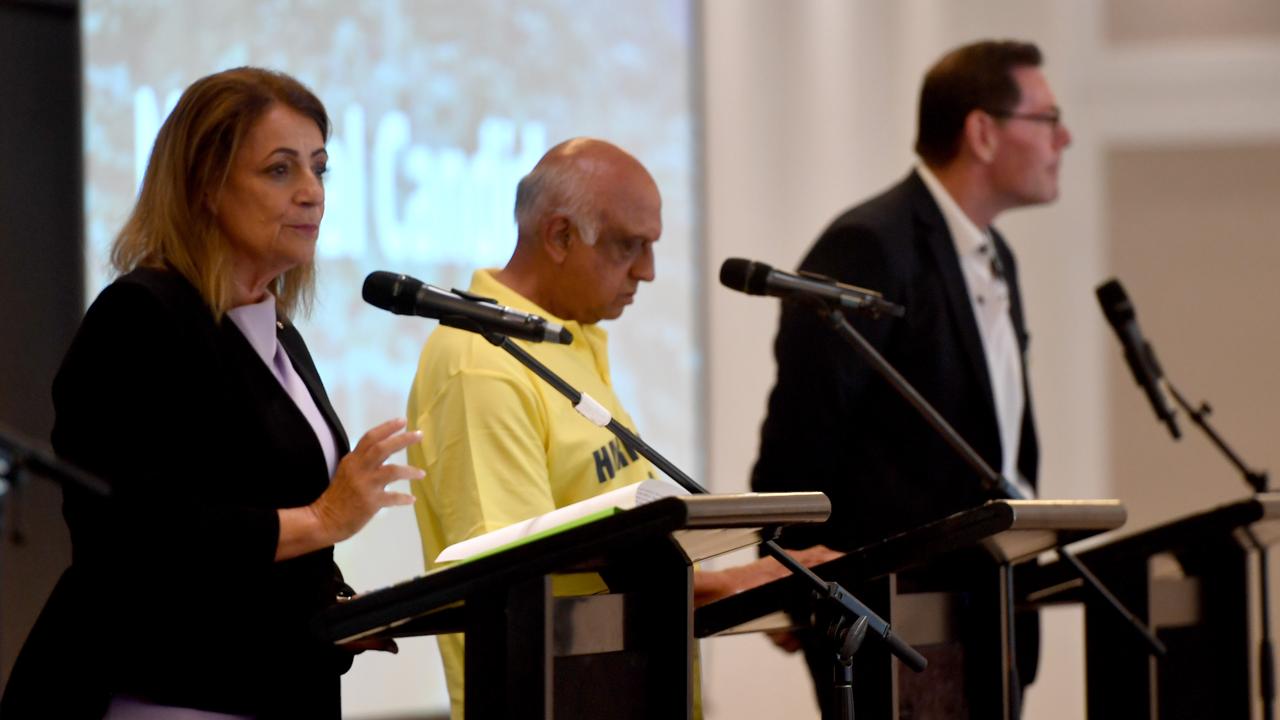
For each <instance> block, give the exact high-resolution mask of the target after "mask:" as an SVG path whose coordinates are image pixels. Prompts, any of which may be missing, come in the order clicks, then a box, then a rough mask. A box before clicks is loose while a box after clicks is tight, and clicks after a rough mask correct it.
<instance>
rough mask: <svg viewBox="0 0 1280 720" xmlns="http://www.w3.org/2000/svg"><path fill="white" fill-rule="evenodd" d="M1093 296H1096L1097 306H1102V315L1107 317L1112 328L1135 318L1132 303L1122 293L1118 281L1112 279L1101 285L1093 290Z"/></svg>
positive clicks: (1124, 293) (1125, 294)
mask: <svg viewBox="0 0 1280 720" xmlns="http://www.w3.org/2000/svg"><path fill="white" fill-rule="evenodd" d="M1094 294H1096V295H1097V296H1098V304H1099V305H1101V306H1102V313H1103V314H1104V315H1106V316H1107V322H1109V323H1111V324H1112V325H1113V326H1116V327H1119V326H1120V325H1122V324H1123V323H1127V322H1129V321H1130V320H1133V319H1134V317H1136V314H1135V313H1134V310H1133V303H1132V302H1130V301H1129V294H1128V293H1126V292H1125V291H1124V286H1123V285H1121V284H1120V281H1119V280H1116V279H1115V278H1112V279H1110V280H1108V281H1106V282H1104V283H1102V284H1101V285H1099V286H1098V287H1097V289H1096V290H1094Z"/></svg>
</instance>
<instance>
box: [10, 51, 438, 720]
mask: <svg viewBox="0 0 1280 720" xmlns="http://www.w3.org/2000/svg"><path fill="white" fill-rule="evenodd" d="M328 133H329V120H328V116H327V114H326V113H325V109H324V107H323V105H322V104H321V103H320V101H319V100H318V99H317V98H316V97H315V95H314V94H312V93H311V92H310V91H309V90H307V89H306V88H305V87H304V86H303V85H302V84H300V83H299V82H298V81H296V80H294V79H293V78H291V77H289V76H287V75H283V74H280V73H275V72H270V71H267V70H261V69H257V68H237V69H234V70H228V71H225V72H221V73H216V74H214V75H210V76H208V77H205V78H202V79H201V80H198V81H197V82H195V83H194V84H192V85H191V86H190V87H189V88H187V90H186V91H185V92H184V93H183V95H182V97H181V99H180V100H179V101H178V104H177V106H176V107H175V108H174V110H173V112H172V113H171V114H170V115H169V117H168V118H167V119H166V120H165V122H164V125H163V126H162V127H161V129H160V133H159V135H158V137H157V138H156V143H155V147H154V149H153V151H152V154H151V160H150V163H149V164H148V167H147V172H146V176H145V178H144V180H143V184H142V190H141V192H140V194H139V197H138V202H137V205H136V207H135V208H134V210H133V213H132V215H131V217H130V218H129V220H128V222H127V223H126V224H125V226H124V228H123V230H122V231H121V232H120V235H119V236H118V238H117V239H116V242H115V246H114V248H113V251H112V260H113V263H114V265H115V269H116V270H117V272H118V273H119V277H118V278H117V279H116V280H115V282H113V283H112V284H111V285H110V286H109V287H107V288H106V289H105V290H103V292H102V294H101V295H99V296H98V298H97V300H95V301H94V303H93V305H92V306H91V307H90V308H89V310H88V312H87V313H86V315H85V318H84V320H83V322H82V324H81V326H80V329H79V331H78V332H77V334H76V337H75V340H74V342H73V343H72V346H71V349H70V350H69V351H68V353H67V356H66V358H65V359H64V361H63V364H62V367H61V369H60V370H59V372H58V375H57V378H56V379H55V381H54V388H53V399H54V406H55V411H56V422H55V426H54V431H53V444H54V449H55V450H56V451H57V452H58V454H59V455H60V456H62V457H63V458H65V459H67V460H70V461H72V462H74V463H76V464H78V465H81V466H82V467H84V468H86V469H88V470H90V471H92V472H94V473H96V474H98V475H100V476H101V477H102V478H104V479H105V480H106V481H107V482H108V483H109V484H110V485H111V487H112V496H111V498H110V499H106V500H103V499H97V498H90V497H87V496H84V495H81V494H78V493H75V492H73V491H68V492H67V495H66V497H65V502H64V515H65V517H66V521H67V525H68V527H69V528H70V530H71V540H72V548H73V559H72V564H71V567H70V568H69V569H68V570H67V571H66V573H65V574H64V575H63V577H62V579H61V580H60V581H59V583H58V585H57V587H56V588H55V589H54V592H53V594H52V595H51V597H50V599H49V601H48V603H47V604H46V606H45V609H44V611H43V612H42V613H41V616H40V619H39V621H38V622H37V624H36V627H35V628H34V629H33V630H32V632H31V634H30V636H29V637H28V639H27V643H26V646H25V647H24V648H23V651H22V655H21V656H20V657H19V660H18V663H17V665H16V666H15V668H14V671H13V673H12V675H11V677H10V680H9V684H8V688H7V691H6V695H5V698H4V700H3V702H2V703H0V714H2V715H3V716H4V717H5V718H6V719H8V718H22V717H58V718H78V717H84V718H102V717H104V716H105V717H107V718H113V719H114V718H152V717H165V718H171V717H182V718H186V717H190V718H225V717H259V718H266V717H306V718H324V717H333V718H336V717H338V716H339V714H340V703H339V694H338V690H339V682H338V681H339V675H340V674H341V673H342V672H344V671H345V670H346V668H347V667H349V666H350V663H351V654H352V650H350V649H344V648H335V647H332V646H326V645H324V644H323V643H320V642H319V641H317V640H315V639H313V638H312V636H311V634H310V632H309V627H308V623H309V621H310V619H311V617H312V616H313V615H314V614H315V613H316V612H317V611H318V610H320V609H322V608H323V607H325V606H326V605H328V604H330V603H333V602H335V601H336V598H337V597H338V595H339V594H341V593H342V592H343V591H344V589H346V588H345V585H344V584H343V582H342V576H341V573H340V572H338V568H337V566H336V565H335V564H334V562H333V545H334V543H336V542H339V541H341V540H344V539H346V538H348V537H350V536H352V535H353V534H355V533H356V532H357V531H358V530H359V529H360V528H362V527H363V526H364V525H365V523H367V522H368V521H369V519H370V518H371V517H372V516H373V514H374V513H376V512H377V511H378V510H379V509H380V508H382V507H385V506H389V505H402V504H406V503H409V502H412V498H411V497H410V496H407V495H404V494H401V493H392V492H387V491H386V489H385V486H386V485H387V484H388V483H390V482H393V481H395V480H399V479H406V478H416V477H419V476H420V471H418V470H415V469H413V468H409V467H405V466H400V465H391V464H386V461H387V459H388V457H390V455H391V454H393V453H395V452H397V451H399V450H401V449H403V448H404V447H406V446H407V445H409V444H410V443H413V442H415V441H416V440H418V439H419V438H418V435H417V434H416V433H406V432H403V421H402V420H394V421H389V422H386V423H383V424H382V425H379V426H377V427H375V428H373V429H372V430H370V431H369V432H368V433H366V434H365V435H364V437H362V438H361V439H360V441H359V443H357V444H356V447H355V448H354V449H353V450H349V448H348V442H347V437H346V434H345V433H344V431H343V429H342V425H341V423H340V422H339V421H338V418H337V416H336V415H335V414H334V411H333V408H332V407H331V405H330V403H329V400H328V397H327V396H326V394H325V391H324V387H323V385H322V384H321V382H320V378H319V375H318V373H317V372H316V368H315V365H314V363H313V362H312V360H311V357H310V355H309V353H308V352H307V348H306V345H305V344H304V343H303V341H302V337H301V336H300V335H299V334H298V331H297V329H296V328H295V327H294V325H293V323H292V321H291V318H292V317H294V316H295V315H296V314H298V313H300V312H304V311H305V309H306V308H307V306H308V303H309V302H310V299H311V296H312V290H313V281H314V280H313V278H314V269H313V262H314V257H315V246H316V238H317V234H318V232H319V226H320V221H321V218H322V217H323V215H324V185H323V176H324V172H325V165H326V162H327V159H328V156H327V154H326V152H325V140H326V138H327V136H328ZM347 591H349V589H347Z"/></svg>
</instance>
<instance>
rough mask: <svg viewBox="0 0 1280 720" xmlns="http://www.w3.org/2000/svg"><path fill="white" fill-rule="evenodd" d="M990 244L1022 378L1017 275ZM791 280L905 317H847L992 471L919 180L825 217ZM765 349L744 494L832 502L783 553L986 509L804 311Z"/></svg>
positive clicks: (976, 346) (847, 351)
mask: <svg viewBox="0 0 1280 720" xmlns="http://www.w3.org/2000/svg"><path fill="white" fill-rule="evenodd" d="M995 245H996V250H997V252H998V253H999V255H1000V258H1001V260H1002V261H1003V264H1004V267H1005V269H1006V272H1007V274H1008V280H1009V287H1010V291H1011V295H1012V312H1011V314H1012V319H1013V325H1014V331H1015V333H1016V334H1017V336H1018V341H1019V344H1020V345H1021V347H1022V350H1023V360H1024V367H1025V359H1026V347H1027V339H1028V338H1027V331H1026V327H1025V324H1024V322H1023V315H1022V300H1021V296H1020V294H1019V291H1018V275H1017V266H1016V264H1015V263H1014V259H1013V255H1012V254H1011V253H1010V251H1009V248H1008V246H1007V245H1006V244H1005V242H1004V240H1003V239H1002V238H1001V237H1000V236H999V235H998V234H996V235H995ZM800 269H801V270H803V271H808V272H815V273H820V274H823V275H828V276H830V277H833V278H835V279H837V280H840V281H842V282H846V283H851V284H854V285H858V286H862V287H866V288H870V289H873V290H879V291H881V292H882V293H884V296H885V298H886V299H888V300H891V301H893V302H896V303H900V304H902V305H904V306H905V307H906V309H907V312H906V315H905V317H903V318H901V319H881V320H871V319H867V318H863V317H855V316H850V318H849V319H850V321H851V322H852V323H853V325H854V327H856V328H857V329H858V330H859V332H861V333H862V334H863V335H864V336H865V337H866V338H867V339H868V340H869V341H870V342H871V344H872V345H874V346H875V347H876V349H877V350H879V351H880V352H881V353H882V354H883V355H884V356H885V358H886V359H887V360H888V361H889V362H890V363H891V364H893V366H894V367H895V368H897V369H898V370H899V371H900V372H901V373H902V374H903V376H905V377H906V379H907V380H908V381H909V382H910V383H911V384H912V385H913V386H915V388H916V389H917V390H919V391H920V392H921V394H923V395H924V397H925V398H926V399H927V400H928V401H929V402H930V403H932V404H933V405H934V407H936V408H937V409H938V410H939V411H940V412H941V413H942V415H943V416H944V417H945V418H946V419H947V420H948V422H950V423H951V424H952V425H953V426H954V427H955V429H956V430H957V431H958V432H959V433H960V435H961V436H963V437H964V438H965V439H966V440H967V441H968V442H969V443H971V444H972V445H973V446H974V447H975V448H976V449H977V451H978V452H979V453H980V454H981V455H982V457H983V458H984V459H985V460H986V461H987V462H988V463H990V464H991V465H992V466H993V467H995V468H996V469H997V470H999V468H1000V464H1001V462H1000V458H1001V444H1000V434H999V429H998V425H997V423H996V413H995V404H994V400H993V399H992V392H991V381H990V378H989V377H988V374H987V365H986V360H985V355H984V353H983V349H982V340H981V337H980V336H979V334H978V326H977V321H976V320H975V319H974V317H973V311H972V309H971V305H970V301H969V295H968V293H967V291H966V287H965V282H964V277H963V275H962V274H961V270H960V264H959V260H958V258H957V256H956V251H955V245H954V243H953V241H952V239H951V235H950V233H949V232H948V230H947V225H946V222H945V221H944V220H943V217H942V213H941V211H940V210H939V209H938V206H937V204H936V203H935V202H934V200H933V198H932V196H931V195H930V194H929V191H928V189H927V188H926V187H925V184H924V181H923V180H921V179H920V177H919V176H918V175H917V174H915V173H912V174H911V175H909V176H908V177H907V178H906V179H905V180H903V181H902V182H901V183H899V184H897V185H895V186H894V187H892V188H890V189H889V190H888V191H887V192H885V193H884V194H882V195H880V196H878V197H876V198H873V199H872V200H869V201H868V202H866V203H864V204H862V205H859V206H858V207H855V208H853V209H852V210H849V211H848V212H846V213H845V214H844V215H842V216H840V217H839V218H837V219H836V220H835V222H833V223H832V224H831V226H830V227H829V228H828V229H827V230H826V231H825V232H824V233H823V234H822V236H821V237H820V238H819V239H818V241H817V242H816V243H815V244H814V246H813V247H812V248H811V249H810V251H809V253H808V255H807V256H806V257H805V259H804V261H803V262H802V263H801V265H800ZM774 351H775V354H776V356H777V361H778V377H777V384H776V385H775V387H774V389H773V393H772V395H771V396H770V398H769V410H768V417H767V418H766V420H765V423H764V426H763V428H762V430H761V443H760V455H759V458H758V460H757V462H756V465H755V468H754V471H753V473H752V487H753V489H755V490H757V491H762V492H769V491H778V492H780V491H788V490H820V491H822V492H825V493H826V494H827V495H828V496H829V497H830V498H831V501H832V505H833V512H832V516H831V520H830V521H829V522H827V523H825V524H824V525H821V526H818V527H816V528H805V527H799V526H798V527H795V528H790V529H789V530H788V533H787V535H786V539H787V541H788V543H789V544H791V545H796V546H805V545H810V544H813V543H818V542H821V543H826V544H827V545H830V546H832V547H835V548H844V549H849V548H853V547H858V546H860V545H864V544H866V543H867V542H871V541H874V540H878V539H881V538H884V537H886V536H888V535H891V534H894V533H896V532H900V531H903V530H907V529H910V528H913V527H916V526H919V525H921V524H923V523H926V522H929V521H930V520H935V519H937V518H940V517H944V516H946V515H949V514H951V513H953V512H957V511H959V510H963V509H965V508H969V507H973V506H975V505H978V504H981V503H982V502H984V501H985V500H986V499H987V497H986V496H985V495H984V493H983V492H982V490H981V486H980V484H979V480H978V476H977V474H976V473H975V472H973V471H972V470H970V469H969V467H968V466H967V465H965V463H964V462H963V461H962V460H961V459H960V458H959V457H958V456H957V455H956V453H955V452H954V451H953V450H952V449H951V448H950V447H949V446H947V445H946V443H945V442H944V441H943V440H941V439H940V438H938V437H937V435H936V433H935V432H934V431H933V430H932V429H931V428H930V427H929V426H928V425H927V424H926V423H925V422H924V420H922V419H920V418H919V416H918V414H917V412H916V411H915V410H914V409H913V408H912V407H911V406H909V405H908V404H907V403H906V401H904V400H903V399H902V398H900V397H899V396H898V395H897V394H896V393H894V391H893V389H892V388H891V387H890V386H889V384H888V383H887V382H886V381H885V380H884V379H883V378H881V377H880V376H879V375H878V374H876V373H875V372H874V371H873V370H872V369H871V367H870V365H868V364H867V363H866V362H864V361H863V360H862V359H861V358H860V357H858V356H857V354H856V353H855V351H854V350H853V348H852V347H849V346H848V345H847V344H845V342H844V341H843V340H841V339H840V338H839V336H837V335H836V333H835V332H834V331H833V330H832V329H831V328H830V327H829V326H827V324H826V323H825V321H824V320H822V319H821V318H819V317H818V315H817V314H816V313H814V312H813V311H812V310H811V309H809V308H807V307H804V306H797V305H793V304H790V303H788V304H787V305H785V306H784V308H783V311H782V322H781V325H780V329H779V331H778V336H777V340H776V343H775V346H774ZM1024 389H1025V383H1024ZM1026 398H1027V402H1026V410H1025V412H1024V414H1023V422H1022V439H1021V445H1020V452H1019V458H1018V466H1019V469H1020V471H1021V474H1022V475H1023V476H1024V477H1025V478H1026V479H1027V480H1028V481H1029V482H1030V483H1032V484H1034V483H1035V479H1036V465H1037V460H1038V449H1037V445H1036V434H1035V425H1034V422H1033V421H1032V414H1031V399H1030V398H1031V396H1030V393H1029V392H1028V393H1027V395H1026Z"/></svg>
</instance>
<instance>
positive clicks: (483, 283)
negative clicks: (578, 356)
mask: <svg viewBox="0 0 1280 720" xmlns="http://www.w3.org/2000/svg"><path fill="white" fill-rule="evenodd" d="M496 272H498V269H497V268H488V269H484V270H477V271H475V274H473V275H472V276H471V289H470V290H469V292H471V293H473V294H475V295H481V296H483V297H490V298H493V299H494V300H496V301H497V303H498V304H499V305H506V306H507V307H512V308H515V309H516V310H521V311H524V312H527V313H533V314H535V315H541V316H542V317H544V318H546V319H547V320H550V321H551V322H555V323H559V324H561V325H563V326H564V327H565V328H566V329H567V330H568V331H569V332H570V333H572V334H573V335H574V337H578V336H579V335H580V334H581V335H582V336H583V337H591V338H592V339H595V340H598V341H605V340H607V339H608V337H609V333H608V332H607V331H606V330H605V329H604V328H602V327H600V326H599V325H598V324H596V323H591V324H588V325H584V324H582V323H579V322H577V321H575V320H565V319H564V318H559V317H556V316H555V315H552V314H551V313H550V312H547V310H545V309H544V308H542V307H540V306H539V305H538V304H537V303H535V302H534V301H532V300H530V299H529V298H527V297H525V296H523V295H521V294H520V293H518V292H516V291H515V290H512V289H511V288H509V287H507V286H506V285H503V284H502V283H501V282H500V281H499V280H498V278H497V277H495V276H494V273H496Z"/></svg>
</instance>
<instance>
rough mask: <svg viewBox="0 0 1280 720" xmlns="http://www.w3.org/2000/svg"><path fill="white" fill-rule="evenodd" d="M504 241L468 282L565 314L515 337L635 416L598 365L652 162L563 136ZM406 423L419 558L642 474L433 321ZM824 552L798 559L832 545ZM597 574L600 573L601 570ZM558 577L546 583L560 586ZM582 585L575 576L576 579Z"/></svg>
mask: <svg viewBox="0 0 1280 720" xmlns="http://www.w3.org/2000/svg"><path fill="white" fill-rule="evenodd" d="M515 216H516V224H517V226H518V236H517V240H516V249H515V252H514V254H513V255H512V256H511V260H510V261H509V262H508V263H507V265H506V267H504V268H502V269H501V270H480V271H477V272H476V273H475V275H474V277H473V278H472V281H471V287H470V292H472V293H474V294H476V295H480V296H483V297H488V298H493V299H495V300H496V301H497V302H498V303H500V304H502V305H507V306H510V307H512V308H515V309H517V310H522V311H525V312H530V313H535V314H537V315H541V316H543V317H545V318H547V319H548V320H550V321H553V322H557V323H560V324H562V325H563V326H564V327H565V328H566V329H568V330H569V331H570V332H571V333H572V334H573V337H574V341H573V344H571V345H554V344H550V343H526V342H524V341H519V340H516V341H515V342H518V343H520V345H521V347H523V348H524V349H525V350H526V351H528V352H529V353H530V354H532V355H533V356H534V357H535V358H537V359H538V360H539V361H540V362H542V363H543V364H544V365H546V366H547V367H549V368H550V369H551V370H552V371H554V372H555V373H556V374H558V375H560V376H561V377H563V378H564V379H565V380H566V381H568V382H569V384H570V385H573V386H574V387H576V388H577V389H579V390H581V391H582V392H585V393H587V394H588V395H590V396H591V397H593V398H595V399H596V400H597V401H598V402H599V403H600V404H601V405H603V406H604V407H605V408H606V409H607V410H609V412H610V413H611V414H612V416H613V417H614V418H616V419H617V420H618V422H620V423H622V424H623V425H625V426H627V427H629V428H632V429H635V426H634V424H633V423H632V421H631V418H630V416H629V415H627V412H626V410H624V409H623V407H622V404H621V403H620V402H619V401H618V398H617V396H616V395H615V394H614V392H613V384H612V382H611V381H610V378H609V353H608V334H607V333H606V332H605V331H604V330H603V329H602V328H600V327H599V326H598V325H597V323H598V322H599V321H601V320H613V319H616V318H618V317H619V316H621V315H622V312H623V310H624V308H626V306H627V305H629V304H631V302H632V300H633V299H634V298H635V295H636V290H637V289H638V288H639V286H640V283H641V282H649V281H652V280H653V278H654V261H653V244H654V243H655V242H657V241H658V238H659V236H660V235H661V234H662V199H661V196H660V195H659V193H658V187H657V185H656V184H655V183H654V181H653V178H652V177H651V176H650V174H649V172H648V171H647V170H646V169H645V168H644V166H643V165H641V164H640V162H639V161H638V160H636V159H635V158H634V157H632V156H631V155H629V154H627V153H626V152H624V151H623V150H621V149H620V148H618V147H616V146H614V145H611V144H609V143H607V142H604V141H601V140H593V139H588V138H577V139H573V140H569V141H566V142H564V143H561V144H559V145H557V146H555V147H553V148H552V149H551V150H549V151H547V154H546V155H544V156H543V158H542V159H541V160H540V161H538V164H537V166H535V167H534V169H533V171H532V172H530V173H529V174H528V175H527V176H525V177H524V179H522V180H521V181H520V184H519V186H518V187H517V189H516V207H515ZM408 418H409V430H411V431H412V430H418V431H421V432H422V434H423V439H422V442H421V444H419V445H415V446H412V447H410V448H409V462H410V463H412V464H413V465H415V466H417V467H420V468H422V469H423V470H425V471H426V477H424V478H423V479H421V480H417V481H414V482H413V484H412V488H413V493H414V495H415V496H417V498H418V502H417V503H416V504H415V505H414V508H415V512H416V513H417V516H418V527H419V529H420V530H421V532H422V544H423V554H424V555H425V557H426V558H427V565H428V567H431V566H433V565H434V564H435V558H436V557H437V556H438V555H439V554H440V552H441V551H442V550H443V549H444V548H446V547H448V546H449V545H452V544H454V543H457V542H460V541H462V540H466V539H468V538H472V537H475V536H477V535H482V534H484V533H487V532H490V531H493V530H497V529H499V528H502V527H505V526H507V525H510V524H512V523H515V522H518V521H520V520H525V519H527V518H530V517H534V516H536V515H541V514H543V513H546V512H550V511H552V510H554V509H556V508H559V507H564V506H565V505H569V504H572V503H575V502H578V501H580V500H585V499H587V498H590V497H593V496H595V495H599V494H601V493H604V492H608V491H610V490H613V489H615V488H620V487H623V486H626V485H630V484H632V483H636V482H639V481H641V480H644V479H645V478H650V477H655V471H654V469H653V467H652V466H651V465H650V464H649V462H648V461H647V460H645V459H644V458H642V457H640V456H638V455H636V454H635V453H633V452H631V451H629V450H627V449H626V448H625V447H624V446H623V445H622V444H621V443H619V442H618V441H617V440H616V439H615V438H614V437H613V434H612V433H610V432H609V431H608V430H606V429H604V428H601V427H598V426H596V425H594V424H592V423H590V422H588V421H587V420H586V419H585V418H582V417H580V416H579V415H578V413H577V411H576V410H574V408H573V406H572V405H571V404H570V403H569V402H568V401H567V400H566V399H565V398H564V397H563V396H561V395H560V394H559V393H557V392H556V391H555V390H553V389H552V388H551V386H549V385H547V384H546V383H545V382H543V381H542V380H541V379H540V378H538V377H536V376H535V375H534V374H533V373H531V372H530V371H529V370H527V369H526V368H525V367H524V366H523V365H521V364H520V363H519V362H518V361H517V360H516V359H515V358H513V357H511V356H510V355H508V354H507V353H506V352H504V351H502V350H501V349H499V348H496V347H494V346H493V345H491V344H490V343H489V342H488V341H487V340H485V339H484V338H483V337H482V336H480V335H477V334H475V333H471V332H466V331H463V330H457V329H453V328H448V327H438V328H437V329H436V330H435V331H434V332H432V334H431V337H430V338H429V339H428V340H427V343H426V346H425V347H424V348H423V350H422V356H421V359H420V361H419V364H418V373H417V377H416V378H415V379H414V384H413V390H412V393H411V395H410V397H409V407H408ZM829 556H830V553H829V551H825V549H822V550H820V551H817V552H816V553H811V554H807V555H803V556H802V560H803V561H805V562H808V563H812V562H814V561H819V560H822V559H825V558H826V557H829ZM782 572H783V571H782V570H781V569H780V567H779V566H778V565H777V563H776V562H775V561H773V560H767V561H758V562H756V563H752V564H750V565H747V566H743V567H742V568H735V569H732V570H726V571H721V572H712V573H702V572H700V573H697V574H696V576H695V594H696V595H697V597H698V599H699V600H700V601H706V600H709V599H714V598H715V597H719V596H722V595H727V594H731V593H733V592H737V591H740V590H742V589H745V588H746V587H749V586H751V585H755V584H759V583H760V582H763V581H765V580H767V579H770V578H772V577H777V576H780V575H781V574H782ZM597 582H598V580H597ZM559 587H560V586H558V588H559ZM575 589H576V590H578V591H582V590H584V589H586V588H575ZM438 640H439V643H440V653H441V655H442V657H443V659H444V666H445V674H446V676H447V680H448V685H449V696H450V700H451V702H452V704H453V717H454V718H461V717H462V708H463V642H462V636H461V635H445V636H441V637H440V638H438Z"/></svg>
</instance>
